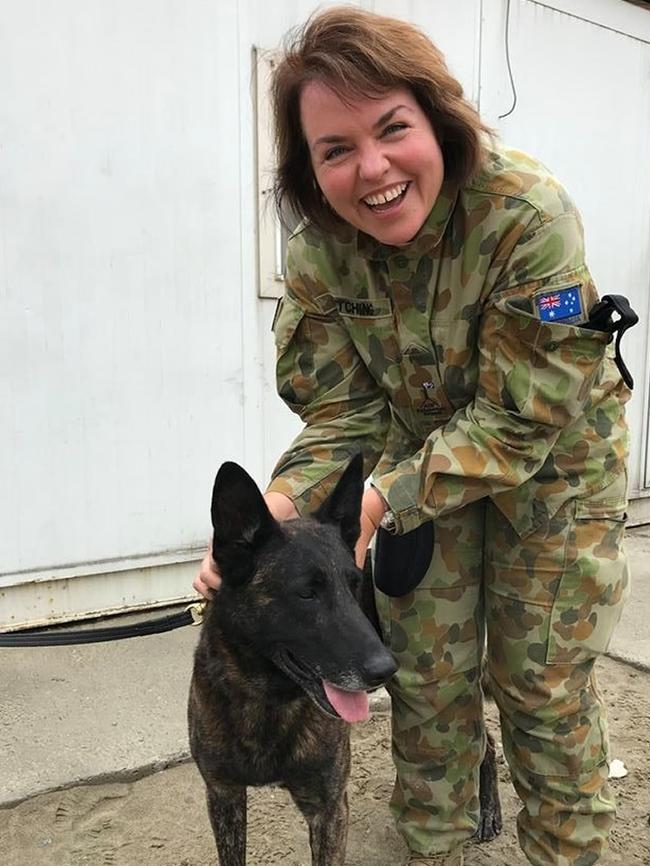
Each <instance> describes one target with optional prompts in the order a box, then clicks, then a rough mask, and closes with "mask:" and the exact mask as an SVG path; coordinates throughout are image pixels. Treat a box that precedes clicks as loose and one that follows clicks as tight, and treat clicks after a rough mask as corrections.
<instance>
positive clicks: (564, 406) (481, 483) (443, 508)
mask: <svg viewBox="0 0 650 866" xmlns="http://www.w3.org/2000/svg"><path fill="white" fill-rule="evenodd" d="M569 290H572V291H569ZM575 296H577V297H578V298H579V303H580V306H579V309H580V311H581V313H582V315H576V316H573V317H572V321H571V324H566V323H563V322H562V321H560V320H556V321H553V320H549V321H545V320H543V318H542V317H541V316H540V299H548V298H554V299H557V298H558V297H559V298H560V299H561V300H562V303H563V302H564V299H565V298H569V297H575ZM596 300H597V294H596V290H595V288H594V286H593V282H592V280H591V277H590V275H589V272H588V270H587V268H586V265H585V264H584V250H583V239H582V227H581V224H580V220H579V217H578V215H577V213H575V212H572V213H565V214H562V215H561V216H558V217H556V218H555V219H553V220H550V221H549V222H547V223H544V224H542V225H541V226H539V227H537V228H535V229H530V230H529V231H528V232H526V233H525V234H524V235H523V236H522V238H521V239H520V241H519V243H518V244H517V245H516V247H515V248H514V250H513V252H512V254H511V256H510V257H509V259H508V261H507V262H506V265H505V267H504V268H503V270H502V272H501V275H500V277H499V278H498V279H497V281H496V283H495V286H494V289H493V291H492V292H491V294H490V296H489V298H488V300H487V303H486V305H485V307H484V310H483V315H482V319H481V324H480V329H479V345H478V348H479V379H478V387H477V391H476V395H475V398H474V400H473V402H472V403H470V404H468V405H467V406H466V407H464V408H463V409H461V410H459V411H458V412H456V413H455V415H454V416H453V417H452V418H451V420H450V421H449V423H448V424H446V425H445V426H444V427H442V428H440V429H438V430H436V431H434V432H433V433H432V434H431V435H430V436H429V438H428V439H427V440H426V441H425V443H424V446H423V447H422V448H421V450H419V451H418V452H417V453H416V454H415V455H413V456H412V457H411V458H409V459H407V460H404V461H402V462H401V463H399V464H397V466H396V467H395V468H394V469H393V470H391V471H390V472H389V473H387V474H385V475H383V476H381V477H380V478H376V479H374V480H373V484H374V485H375V487H376V488H377V489H378V491H379V492H380V493H381V494H382V496H383V497H384V499H386V501H387V502H388V505H389V507H390V508H391V510H392V511H393V513H394V515H395V519H396V526H397V531H398V532H402V533H403V532H409V531H410V530H412V529H414V528H416V527H417V526H418V525H419V524H420V523H422V522H423V521H425V520H427V519H430V518H433V517H437V516H439V515H442V514H445V513H447V512H449V511H453V510H455V509H457V508H459V507H461V506H463V505H465V504H467V503H470V502H473V501H475V500H478V499H481V498H483V497H486V496H487V497H494V496H495V495H497V494H499V493H502V492H503V491H508V490H512V489H513V488H516V487H518V486H520V485H521V484H523V483H525V482H526V481H527V480H528V479H530V478H531V477H532V476H533V475H535V474H536V473H537V472H538V471H539V469H540V468H541V467H542V466H543V464H544V461H545V460H546V458H547V456H548V454H549V452H550V450H551V449H552V447H553V445H554V443H555V442H556V440H557V438H558V437H559V435H560V433H561V431H562V430H563V429H564V428H566V427H567V426H568V425H570V424H571V423H572V422H573V421H574V420H575V419H577V418H578V417H579V416H580V415H581V414H582V413H583V410H584V407H585V404H586V402H587V401H588V400H589V397H590V392H591V389H592V385H593V384H594V381H595V379H596V376H597V375H598V371H599V368H600V366H601V363H602V361H603V358H604V355H605V348H606V344H607V339H608V338H607V335H606V334H603V333H601V332H597V331H592V330H589V329H587V328H585V327H582V326H581V323H584V322H585V321H586V319H587V317H588V310H589V308H590V307H591V305H592V304H593V303H595V302H596ZM546 302H547V301H546V300H545V301H544V303H546ZM555 302H556V301H555V300H553V303H555ZM542 308H543V307H542Z"/></svg>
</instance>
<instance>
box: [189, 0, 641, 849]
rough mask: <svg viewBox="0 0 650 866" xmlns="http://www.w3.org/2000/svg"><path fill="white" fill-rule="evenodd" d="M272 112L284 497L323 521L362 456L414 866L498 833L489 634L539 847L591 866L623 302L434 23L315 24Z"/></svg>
mask: <svg viewBox="0 0 650 866" xmlns="http://www.w3.org/2000/svg"><path fill="white" fill-rule="evenodd" d="M273 99H274V114H275V128H276V139H277V140H276V150H277V157H278V158H277V165H278V173H277V182H276V189H275V193H276V201H277V203H278V205H279V206H282V205H285V204H287V203H288V204H289V205H290V206H291V208H292V210H293V211H294V212H295V213H296V214H298V215H299V216H300V218H301V222H300V224H299V225H298V227H297V228H296V230H295V232H294V233H293V234H292V236H291V238H290V240H289V243H288V248H287V262H286V269H285V274H286V291H285V295H284V297H283V299H282V301H281V304H280V306H279V309H278V313H277V315H276V318H275V322H274V333H275V340H276V349H277V385H278V391H279V393H280V396H281V397H282V398H283V399H284V400H285V402H286V403H287V405H288V406H289V407H290V408H291V410H292V411H294V412H295V413H297V414H298V415H299V416H300V419H301V420H302V422H303V424H304V428H303V430H302V432H301V433H300V434H299V435H298V437H297V438H296V439H295V441H294V442H293V443H292V444H291V445H290V446H289V448H288V449H287V450H286V451H285V453H284V454H283V455H282V456H281V457H280V459H279V461H278V463H277V466H276V467H275V470H274V472H273V478H272V480H271V483H270V485H269V487H268V490H267V493H266V497H267V502H268V504H269V508H270V509H271V511H272V513H273V514H274V516H275V517H276V519H283V518H285V517H288V516H290V515H292V514H293V515H295V514H296V513H297V514H306V513H311V512H315V511H317V509H318V507H319V504H320V503H321V502H322V501H323V499H324V498H325V497H326V496H327V494H328V491H329V490H331V488H332V487H333V485H334V484H335V483H336V480H337V478H339V476H340V475H341V473H342V472H343V468H344V466H345V465H346V463H347V461H348V460H349V459H350V458H351V456H352V455H353V454H354V453H356V452H358V451H359V450H361V451H362V453H363V456H364V470H365V474H366V475H369V474H370V473H371V472H373V479H372V485H371V486H370V487H369V488H368V489H367V490H366V492H365V493H364V495H363V499H362V503H361V537H360V539H359V542H358V544H357V548H356V555H357V562H358V564H361V563H362V562H363V560H364V556H365V552H366V548H367V547H368V545H369V543H370V541H371V539H372V537H373V536H374V534H375V532H376V531H378V533H379V537H378V543H377V545H376V548H375V551H376V558H377V562H376V563H375V565H376V568H375V576H376V593H375V598H376V604H377V610H378V616H379V622H380V625H381V630H382V635H383V638H384V641H385V642H386V644H387V645H388V646H389V647H390V649H391V651H392V652H393V654H394V656H395V658H396V660H397V661H398V663H399V669H398V671H397V673H396V674H395V675H394V676H393V677H392V678H391V680H390V683H389V686H388V688H389V691H390V693H391V697H392V699H393V755H394V761H395V767H396V771H397V779H396V784H395V789H394V793H393V798H392V801H391V808H392V811H393V814H394V816H395V819H396V822H397V826H398V829H399V831H400V833H401V834H402V836H403V837H404V839H405V841H406V843H407V845H408V848H409V851H410V856H411V861H410V862H412V863H413V864H415V863H418V864H431V866H433V864H438V866H439V864H445V866H459V864H462V862H463V853H462V847H463V845H464V843H465V842H466V841H467V840H469V839H470V838H471V837H472V836H473V835H474V833H475V832H476V830H477V826H478V824H479V820H480V819H479V796H478V795H479V775H480V771H479V767H480V764H481V760H482V758H483V755H484V753H485V749H486V745H485V744H486V735H485V730H484V725H483V712H482V693H481V687H480V681H481V677H480V665H481V657H482V654H483V649H484V644H485V638H486V636H487V666H488V669H489V673H490V679H491V686H492V693H493V695H494V697H495V700H496V702H497V704H498V706H499V710H500V717H501V727H502V734H503V743H504V751H505V754H506V758H507V760H508V763H509V765H510V770H511V774H512V778H513V781H514V784H515V787H516V790H517V793H518V795H519V797H520V799H521V802H522V806H523V808H522V811H521V813H520V815H519V818H518V829H519V840H520V844H521V847H522V850H523V851H524V854H525V855H526V857H527V858H528V860H529V861H530V862H531V863H532V864H534V866H558V864H562V866H579V864H587V863H588V864H589V866H592V864H594V863H596V861H597V860H598V858H599V857H600V855H601V853H602V852H603V851H604V850H605V847H606V844H607V839H608V835H609V832H610V829H611V826H612V823H613V817H614V812H615V803H614V799H613V796H612V793H611V791H610V789H609V786H608V781H607V777H608V768H607V760H608V740H607V729H606V720H605V715H604V711H603V705H602V699H601V696H600V693H599V692H598V690H597V689H596V688H595V685H594V662H595V660H596V658H597V657H598V656H599V655H600V654H602V653H603V652H604V651H605V650H606V649H607V646H608V642H609V639H610V637H611V634H612V630H613V628H614V626H615V625H616V623H617V621H618V619H619V616H620V613H621V609H622V605H623V603H624V601H625V599H626V597H627V593H628V572H627V561H626V557H625V551H624V548H623V543H622V538H623V527H624V522H625V507H626V479H627V475H626V461H627V448H628V435H627V426H626V422H625V412H624V404H625V402H626V401H627V400H628V398H629V388H628V385H627V383H626V381H625V377H624V376H622V375H621V371H623V373H625V368H624V365H623V364H622V362H621V359H620V353H617V354H614V353H612V352H611V351H610V350H609V349H608V343H609V342H610V338H611V333H612V332H613V331H614V330H615V329H616V328H617V327H619V325H621V326H622V323H621V322H619V321H617V322H614V321H613V318H612V310H613V309H614V307H616V309H617V310H618V311H619V313H620V314H621V315H622V313H621V311H623V312H625V310H626V305H625V303H623V301H624V299H620V298H619V299H618V300H617V299H616V298H614V299H612V298H610V299H609V300H606V299H603V301H602V302H599V299H598V294H597V292H596V288H595V286H594V283H593V280H592V278H591V275H590V273H589V270H588V268H587V265H586V262H585V255H584V244H583V237H582V223H581V219H580V216H579V214H578V212H577V210H576V208H575V206H574V204H573V202H572V200H571V198H570V196H569V195H568V193H567V192H566V191H565V190H564V189H563V187H562V186H561V185H560V183H559V182H558V181H557V180H556V178H554V177H553V176H552V175H551V174H550V173H549V171H548V170H547V169H546V168H545V167H544V166H543V165H542V164H541V163H540V162H538V161H537V160H536V159H534V158H533V157H531V156H528V155H527V154H524V153H521V152H520V151H517V150H513V149H511V148H508V147H505V146H504V145H502V144H501V143H498V142H496V141H495V139H494V136H492V135H491V134H490V131H489V130H488V129H487V128H486V127H485V126H484V125H483V124H482V122H481V120H480V118H479V116H478V114H477V112H476V110H475V109H474V107H473V106H472V105H471V104H470V103H469V102H468V101H467V100H466V99H465V98H464V96H463V91H462V88H461V86H460V85H459V83H458V82H457V81H456V80H455V79H454V78H453V77H452V76H451V75H450V73H449V71H448V70H447V67H446V65H445V62H444V58H443V57H442V55H441V54H440V52H439V51H438V49H437V48H435V46H434V45H432V43H431V42H430V41H429V39H428V38H427V37H426V36H425V35H424V34H423V33H421V32H420V31H419V30H417V29H416V28H415V27H413V26H412V25H410V24H407V23H406V22H402V21H397V20H395V19H392V18H386V17H383V16H380V15H375V14H373V13H370V12H365V11H363V10H360V9H356V8H354V7H351V6H343V7H334V8H330V9H328V10H326V11H324V12H322V13H319V14H317V15H315V16H313V17H312V18H311V19H310V20H309V21H308V22H307V24H306V25H305V26H304V27H303V28H301V29H300V30H299V31H297V32H296V33H294V34H292V37H291V39H290V41H289V42H288V44H287V48H286V53H285V55H284V57H283V59H282V60H280V61H279V63H278V64H277V66H276V68H275V73H274V80H273ZM627 309H629V308H627ZM603 311H604V314H603ZM633 318H634V317H633V315H630V316H629V322H627V323H625V324H629V323H630V322H631V321H632V320H633ZM373 470H374V471H373ZM270 497H272V498H273V500H272V501H271V499H270ZM398 536H399V537H398ZM213 568H214V566H213V564H211V563H210V562H208V563H207V564H206V566H205V572H206V573H208V574H209V572H210V570H211V569H213ZM208 582H209V581H208ZM379 587H381V590H380V588H379ZM493 829H494V830H497V831H498V822H497V824H495V825H494V826H493Z"/></svg>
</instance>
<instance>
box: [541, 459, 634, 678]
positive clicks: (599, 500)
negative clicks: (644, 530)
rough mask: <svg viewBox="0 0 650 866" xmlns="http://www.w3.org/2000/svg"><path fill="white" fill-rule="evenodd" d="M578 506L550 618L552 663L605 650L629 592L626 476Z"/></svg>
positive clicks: (575, 661) (571, 661)
mask: <svg viewBox="0 0 650 866" xmlns="http://www.w3.org/2000/svg"><path fill="white" fill-rule="evenodd" d="M573 505H574V514H573V517H574V520H573V528H572V531H571V533H570V537H569V543H568V546H567V558H566V567H565V569H564V573H563V575H562V578H561V580H560V583H559V587H558V590H557V594H556V596H555V599H554V602H553V607H552V610H551V616H550V624H549V636H548V645H547V656H546V660H547V662H548V663H550V664H561V663H569V664H578V663H580V662H582V661H585V660H587V659H590V658H594V657H596V656H598V655H601V654H602V653H604V652H606V651H607V649H608V647H609V643H610V640H611V637H612V633H613V631H614V627H615V626H616V624H617V623H618V621H619V619H620V616H621V611H622V609H623V605H624V603H625V600H626V599H627V596H628V594H629V571H628V564H627V557H626V554H625V548H624V542H623V536H624V532H625V521H626V519H627V514H626V511H625V509H626V506H627V474H626V473H625V472H621V473H620V474H619V475H618V476H617V477H616V478H615V479H614V481H613V482H611V484H609V485H608V486H607V487H605V488H604V489H603V490H601V491H599V492H598V493H596V494H593V495H592V496H590V497H588V498H585V499H576V500H574V503H573Z"/></svg>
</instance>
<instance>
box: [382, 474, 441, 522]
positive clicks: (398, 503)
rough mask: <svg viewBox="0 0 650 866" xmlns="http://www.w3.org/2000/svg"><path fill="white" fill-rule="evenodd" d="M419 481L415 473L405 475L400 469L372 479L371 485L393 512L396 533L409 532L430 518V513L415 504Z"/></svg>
mask: <svg viewBox="0 0 650 866" xmlns="http://www.w3.org/2000/svg"><path fill="white" fill-rule="evenodd" d="M419 481H420V479H419V477H418V476H417V475H405V474H404V473H403V472H400V471H394V472H388V473H386V475H382V476H381V477H380V478H373V479H372V486H373V487H374V488H375V489H376V490H377V492H378V493H379V494H380V496H381V497H382V498H383V499H384V500H385V501H386V502H387V504H388V507H389V509H390V511H392V513H393V517H394V518H395V532H396V533H397V535H404V534H405V533H407V532H411V531H412V530H414V529H417V528H418V526H420V525H421V524H423V523H425V522H426V521H427V520H431V515H430V514H424V513H423V511H422V510H421V509H420V508H419V507H418V504H417V502H418V488H419Z"/></svg>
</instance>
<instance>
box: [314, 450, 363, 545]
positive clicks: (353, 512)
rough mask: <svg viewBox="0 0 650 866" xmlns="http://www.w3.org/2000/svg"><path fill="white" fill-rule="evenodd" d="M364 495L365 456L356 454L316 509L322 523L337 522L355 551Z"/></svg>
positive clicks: (316, 516) (317, 518)
mask: <svg viewBox="0 0 650 866" xmlns="http://www.w3.org/2000/svg"><path fill="white" fill-rule="evenodd" d="M362 497H363V456H362V455H361V453H360V452H359V453H358V454H355V456H354V457H353V458H352V460H351V461H350V463H349V464H348V466H347V467H346V469H345V471H344V472H343V475H341V477H340V478H339V480H338V483H337V485H336V487H335V488H334V490H332V492H331V493H330V495H329V496H328V497H327V499H326V500H325V502H323V504H322V505H321V507H320V508H319V509H318V511H316V513H315V514H314V517H315V518H316V520H320V522H321V523H336V524H337V526H338V527H339V529H340V530H341V535H342V536H343V541H344V542H345V543H346V545H347V546H348V547H349V548H350V550H351V551H352V553H354V545H355V544H356V543H357V541H358V539H359V534H360V532H361V523H360V518H361V499H362Z"/></svg>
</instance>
